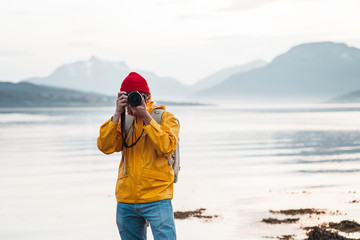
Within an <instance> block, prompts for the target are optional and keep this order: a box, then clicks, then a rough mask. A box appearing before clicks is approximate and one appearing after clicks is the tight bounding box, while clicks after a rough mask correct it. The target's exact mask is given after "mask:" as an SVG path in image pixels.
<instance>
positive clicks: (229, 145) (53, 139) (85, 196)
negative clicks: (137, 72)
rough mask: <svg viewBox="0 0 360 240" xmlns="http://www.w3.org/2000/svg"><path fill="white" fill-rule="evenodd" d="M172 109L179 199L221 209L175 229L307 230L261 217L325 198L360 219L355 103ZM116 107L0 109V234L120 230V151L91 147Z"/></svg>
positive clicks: (226, 233) (359, 109)
mask: <svg viewBox="0 0 360 240" xmlns="http://www.w3.org/2000/svg"><path fill="white" fill-rule="evenodd" d="M168 110H170V111H172V112H173V113H174V114H175V115H176V116H177V117H178V118H179V119H180V121H181V136H180V138H181V161H182V162H181V167H182V170H181V171H180V181H179V183H177V184H176V185H175V196H174V201H173V205H174V210H194V209H196V208H200V207H203V208H206V209H207V212H206V213H207V214H217V215H220V217H219V218H217V219H215V220H213V221H211V222H203V221H201V220H197V219H193V220H182V221H177V222H176V224H177V225H176V226H177V231H178V238H179V239H262V237H263V236H278V235H283V234H291V233H296V234H297V237H299V239H301V237H302V234H303V232H302V231H299V230H298V226H297V225H291V226H276V227H274V226H268V225H266V224H263V223H261V219H262V218H265V217H270V216H271V215H270V214H269V212H268V211H269V210H270V209H275V210H276V209H286V208H305V207H311V208H312V207H314V208H326V209H329V210H331V211H335V210H340V211H341V212H343V213H344V214H343V215H340V216H331V217H329V219H330V218H331V219H333V220H341V219H359V216H360V211H359V204H349V202H350V201H352V200H354V199H358V200H359V199H360V192H359V191H358V189H359V186H360V181H359V172H360V105H304V106H299V105H297V106H268V107H256V106H244V107H237V108H231V107H169V108H168ZM112 113H113V108H82V109H75V108H72V109H67V108H61V109H0V146H1V147H0V166H1V167H0V239H27V240H29V239H34V240H35V239H36V240H40V239H119V238H118V233H117V228H116V225H115V197H114V187H115V181H116V177H117V167H118V164H119V159H120V155H119V154H114V155H104V154H102V153H101V152H99V151H98V150H97V148H96V138H97V136H98V131H99V127H100V125H101V124H102V123H103V122H105V121H106V120H107V119H108V118H110V116H111V115H112ZM345 214H346V215H345ZM324 220H326V218H324ZM302 223H303V224H307V223H308V224H310V225H311V222H309V221H307V222H302ZM149 239H152V238H151V236H149Z"/></svg>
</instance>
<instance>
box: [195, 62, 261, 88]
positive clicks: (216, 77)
mask: <svg viewBox="0 0 360 240" xmlns="http://www.w3.org/2000/svg"><path fill="white" fill-rule="evenodd" d="M266 64H267V63H266V62H265V61H263V60H261V59H258V60H255V61H252V62H249V63H246V64H244V65H237V66H233V67H229V68H225V69H222V70H220V71H217V72H215V73H213V74H211V75H210V76H208V77H206V78H203V79H201V80H200V81H198V82H196V83H195V84H193V85H192V86H191V88H192V90H193V91H194V92H197V91H200V90H205V89H207V88H211V87H212V86H215V85H216V84H219V83H221V82H222V81H224V80H225V79H227V78H229V77H231V76H232V75H234V74H237V73H241V72H246V71H250V70H253V69H256V68H260V67H264V66H265V65H266Z"/></svg>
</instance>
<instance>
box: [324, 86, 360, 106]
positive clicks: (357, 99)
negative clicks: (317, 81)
mask: <svg viewBox="0 0 360 240" xmlns="http://www.w3.org/2000/svg"><path fill="white" fill-rule="evenodd" d="M328 102H329V103H360V89H359V90H357V91H353V92H350V93H348V94H344V95H341V96H338V97H335V98H333V99H331V100H329V101H328Z"/></svg>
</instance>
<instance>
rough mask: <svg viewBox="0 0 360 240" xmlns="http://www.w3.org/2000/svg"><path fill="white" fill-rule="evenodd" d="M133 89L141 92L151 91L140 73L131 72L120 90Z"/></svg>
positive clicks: (128, 90) (129, 90) (127, 90)
mask: <svg viewBox="0 0 360 240" xmlns="http://www.w3.org/2000/svg"><path fill="white" fill-rule="evenodd" d="M132 90H138V91H139V92H144V93H150V89H149V86H148V84H147V82H146V80H145V78H143V77H142V76H141V75H140V74H138V73H136V72H131V73H129V75H128V76H127V77H126V78H125V79H124V81H123V82H122V84H121V88H120V91H124V92H131V91H132Z"/></svg>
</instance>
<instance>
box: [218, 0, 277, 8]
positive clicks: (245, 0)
mask: <svg viewBox="0 0 360 240" xmlns="http://www.w3.org/2000/svg"><path fill="white" fill-rule="evenodd" d="M281 1H283V0H234V1H233V2H232V3H231V4H230V5H229V6H227V7H224V8H220V9H219V10H220V11H242V10H249V9H255V8H260V7H263V6H266V5H270V4H274V3H275V2H281Z"/></svg>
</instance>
